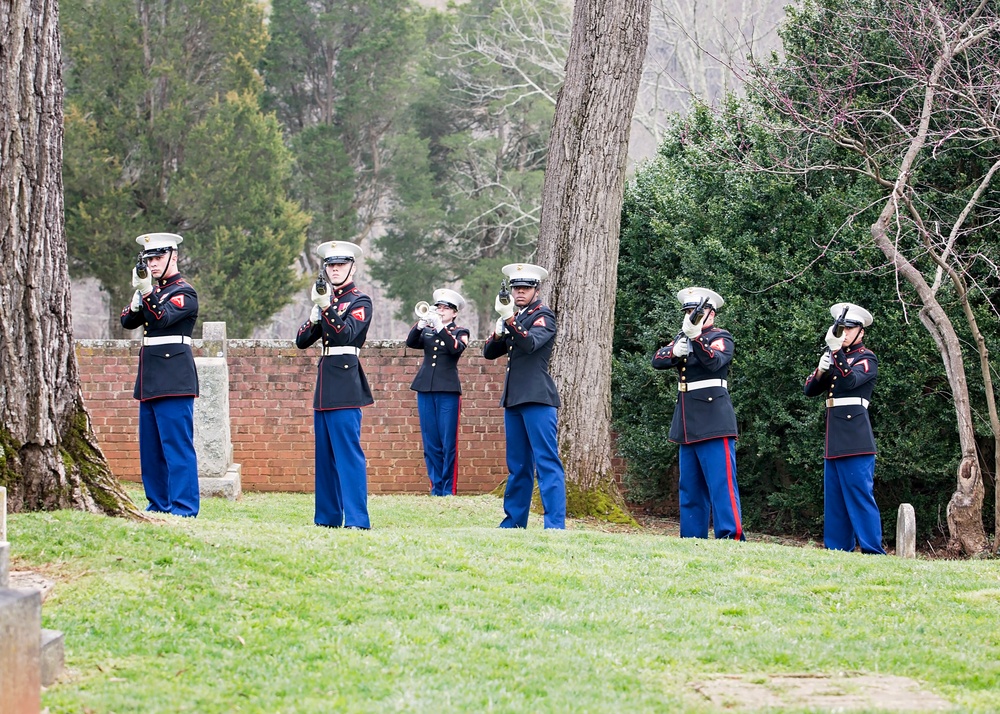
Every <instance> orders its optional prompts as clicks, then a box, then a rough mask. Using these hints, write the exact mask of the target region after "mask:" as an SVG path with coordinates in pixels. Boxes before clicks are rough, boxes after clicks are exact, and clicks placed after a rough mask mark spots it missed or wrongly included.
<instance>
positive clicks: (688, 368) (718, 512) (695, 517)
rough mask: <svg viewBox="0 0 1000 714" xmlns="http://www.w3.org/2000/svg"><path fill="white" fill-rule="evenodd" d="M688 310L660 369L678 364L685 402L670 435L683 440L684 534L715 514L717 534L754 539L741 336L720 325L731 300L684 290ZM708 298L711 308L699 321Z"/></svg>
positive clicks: (703, 527)
mask: <svg viewBox="0 0 1000 714" xmlns="http://www.w3.org/2000/svg"><path fill="white" fill-rule="evenodd" d="M677 299H678V301H679V302H680V303H681V308H682V309H683V310H684V312H685V315H684V321H683V326H682V330H681V333H679V334H678V335H677V337H676V338H674V340H673V341H672V342H670V344H668V345H667V346H666V347H662V348H660V349H659V350H657V352H656V354H654V355H653V367H654V368H655V369H676V370H677V377H678V381H677V404H676V406H675V408H674V415H673V419H672V421H671V423H670V433H669V435H668V438H669V439H670V441H672V442H674V443H675V444H679V445H680V451H679V454H680V456H679V459H680V481H679V484H678V494H679V500H680V514H681V538H708V525H709V517H710V516H711V520H712V523H713V525H714V529H715V537H716V538H732V539H734V540H746V537H745V536H744V534H743V522H742V517H741V511H740V491H739V486H738V485H737V483H736V438H737V436H738V433H737V429H736V413H735V412H734V411H733V402H732V399H730V397H729V365H730V363H731V362H732V360H733V338H732V335H730V334H729V333H728V332H727V331H726V330H722V329H720V328H718V327H716V326H715V311H716V310H718V309H719V308H720V307H722V305H723V303H724V300H723V299H722V297H721V296H720V295H719V294H718V293H715V292H713V291H711V290H707V289H705V288H697V287H691V288H685V289H684V290H681V291H680V292H678V293H677ZM703 300H704V301H705V302H704V305H703V307H704V316H703V317H702V318H701V320H700V321H698V322H696V323H692V322H691V315H692V313H693V312H694V310H695V308H696V307H697V306H698V305H699V304H702V301H703Z"/></svg>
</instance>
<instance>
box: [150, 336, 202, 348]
mask: <svg viewBox="0 0 1000 714" xmlns="http://www.w3.org/2000/svg"><path fill="white" fill-rule="evenodd" d="M182 344H183V345H190V344H191V338H190V337H188V336H187V335H163V336H162V337H143V338H142V346H143V347H149V346H150V345H182Z"/></svg>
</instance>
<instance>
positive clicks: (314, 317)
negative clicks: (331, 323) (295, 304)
mask: <svg viewBox="0 0 1000 714" xmlns="http://www.w3.org/2000/svg"><path fill="white" fill-rule="evenodd" d="M322 317H323V311H322V310H320V309H319V305H313V309H312V310H311V311H310V312H309V322H311V323H312V324H314V325H315V324H316V323H317V322H319V321H320V319H321V318H322Z"/></svg>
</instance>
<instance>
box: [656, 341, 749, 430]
mask: <svg viewBox="0 0 1000 714" xmlns="http://www.w3.org/2000/svg"><path fill="white" fill-rule="evenodd" d="M678 337H680V335H678ZM674 342H676V338H675V339H674V340H673V341H671V342H670V344H668V345H667V346H666V347H662V348H660V349H659V350H657V351H656V354H654V355H653V368H654V369H676V370H677V379H678V386H679V388H680V386H681V385H687V384H689V383H696V382H700V381H702V380H706V379H723V380H728V378H729V364H730V362H732V361H733V337H732V335H730V334H729V333H728V332H727V331H726V330H722V329H719V328H718V327H715V326H712V327H708V328H706V329H705V330H704V331H703V332H702V333H701V335H700V336H698V337H696V338H695V339H693V340H691V351H690V352H689V353H688V354H687V355H685V356H684V357H679V358H678V357H674V353H673V349H674ZM726 436H728V437H733V438H736V437H737V436H738V432H737V429H736V413H735V412H734V411H733V401H732V399H731V398H730V397H729V390H728V389H727V388H726V387H723V386H713V387H705V388H704V389H696V390H693V391H690V392H686V391H685V392H682V391H678V392H677V405H676V406H675V407H674V416H673V419H672V420H671V422H670V433H669V434H668V436H667V438H668V439H670V441H672V442H674V443H676V444H693V443H696V442H699V441H705V440H706V439H718V438H721V437H726Z"/></svg>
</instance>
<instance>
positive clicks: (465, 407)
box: [76, 340, 507, 493]
mask: <svg viewBox="0 0 1000 714" xmlns="http://www.w3.org/2000/svg"><path fill="white" fill-rule="evenodd" d="M199 349H200V341H198V340H196V341H195V355H196V356H201V355H200V352H199ZM227 350H228V362H229V380H230V387H229V409H230V420H231V433H232V439H233V461H234V462H236V463H238V464H240V465H241V466H242V469H243V488H244V489H247V490H254V491H312V489H313V425H312V418H313V410H312V396H313V387H314V385H315V380H316V363H317V361H318V356H317V352H318V350H317V348H315V347H314V348H311V349H308V350H299V349H297V348H296V347H295V344H294V343H293V342H291V341H289V340H230V341H229V342H228V344H227ZM76 355H77V360H78V362H79V367H80V378H81V382H82V385H83V394H84V399H85V400H86V404H87V409H88V410H89V412H90V415H91V418H92V420H93V425H94V431H95V432H96V434H97V438H98V441H99V442H100V444H101V448H102V449H103V450H104V455H105V456H106V457H107V459H108V462H109V464H110V465H111V469H112V470H113V471H114V473H115V475H117V476H118V477H119V478H121V479H124V480H128V481H138V480H139V446H138V429H139V414H138V406H137V404H138V403H137V402H136V401H135V400H133V399H132V386H133V383H134V380H135V371H136V366H137V364H138V355H139V348H138V343H137V342H134V341H129V340H80V341H78V342H77V344H76ZM481 355H482V343H473V344H472V345H470V347H469V349H468V350H467V353H466V356H465V357H463V359H462V361H461V362H460V364H459V372H460V374H461V376H462V387H463V389H464V391H465V393H464V394H463V396H462V412H461V417H460V422H459V432H460V433H459V439H458V459H459V463H458V469H459V473H458V492H459V493H479V492H484V491H489V490H491V489H493V488H494V487H495V486H497V484H499V483H501V482H502V481H503V480H504V479H505V478H506V477H507V469H506V466H505V465H504V464H505V462H504V435H503V409H501V408H500V407H499V406H498V404H499V401H500V393H501V391H502V390H503V375H504V369H505V366H506V360H503V359H501V360H497V361H495V362H490V361H488V360H485V359H483V357H482V356H481ZM422 356H423V352H422V351H421V350H411V349H408V348H407V347H406V346H405V345H404V344H403V343H402V342H398V341H386V342H369V343H368V344H366V345H365V348H364V350H363V351H362V355H361V361H362V365H363V367H364V370H365V373H366V374H367V376H368V381H369V383H370V384H371V387H372V391H373V393H374V395H375V405H374V406H371V407H366V408H365V409H364V410H363V418H362V423H361V441H362V446H363V448H364V450H365V455H366V456H367V458H368V490H369V492H370V493H426V492H427V490H428V487H429V486H428V480H427V474H426V470H425V468H424V457H423V451H422V449H421V444H420V420H419V418H418V416H417V400H416V393H415V392H412V391H410V381H411V380H412V379H413V375H415V374H416V372H417V369H418V367H419V366H420V360H421V358H422Z"/></svg>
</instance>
